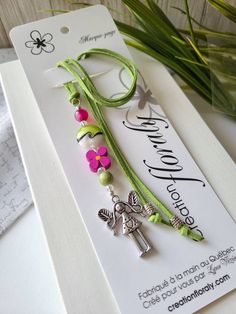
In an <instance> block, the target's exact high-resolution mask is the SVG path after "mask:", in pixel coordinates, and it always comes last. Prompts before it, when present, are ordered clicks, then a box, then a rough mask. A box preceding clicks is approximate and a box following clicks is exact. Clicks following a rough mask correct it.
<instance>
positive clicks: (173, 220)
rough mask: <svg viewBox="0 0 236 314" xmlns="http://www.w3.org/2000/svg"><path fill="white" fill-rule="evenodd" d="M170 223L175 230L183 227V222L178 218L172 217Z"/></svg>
mask: <svg viewBox="0 0 236 314" xmlns="http://www.w3.org/2000/svg"><path fill="white" fill-rule="evenodd" d="M170 223H171V224H172V226H173V227H174V228H175V229H179V228H181V227H182V226H183V225H184V222H183V221H182V220H181V219H180V218H179V217H178V216H173V217H172V218H171V219H170Z"/></svg>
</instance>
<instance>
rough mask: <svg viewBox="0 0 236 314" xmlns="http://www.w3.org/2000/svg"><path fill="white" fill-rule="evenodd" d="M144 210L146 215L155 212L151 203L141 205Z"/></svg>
mask: <svg viewBox="0 0 236 314" xmlns="http://www.w3.org/2000/svg"><path fill="white" fill-rule="evenodd" d="M143 207H144V210H145V212H146V213H147V215H148V216H151V215H152V214H154V213H155V212H156V209H155V207H154V206H153V205H152V203H147V204H144V205H143Z"/></svg>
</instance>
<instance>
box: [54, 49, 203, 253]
mask: <svg viewBox="0 0 236 314" xmlns="http://www.w3.org/2000/svg"><path fill="white" fill-rule="evenodd" d="M91 55H103V56H107V57H110V58H113V59H115V60H116V61H118V62H119V63H120V64H121V65H122V66H123V67H124V68H125V69H126V70H127V72H128V74H129V76H130V78H131V84H130V88H129V90H128V91H127V93H126V94H125V95H122V96H121V97H118V98H115V99H108V98H105V97H103V96H102V95H100V94H99V93H98V91H97V89H96V87H95V86H94V84H93V82H92V81H91V79H90V77H89V75H88V74H87V72H86V71H85V69H84V68H83V67H82V66H81V64H80V63H79V62H78V61H79V60H81V59H83V58H87V57H89V56H91ZM57 66H58V67H62V68H64V69H65V70H66V71H68V72H69V73H70V74H71V75H72V78H73V81H74V80H75V81H76V82H77V85H78V87H79V90H80V92H81V93H83V96H84V99H85V100H86V102H87V105H88V107H89V109H90V111H91V112H92V115H93V118H94V119H95V120H96V122H97V124H98V125H95V124H88V123H87V120H88V117H89V114H88V111H87V110H86V109H85V108H82V107H81V106H80V93H79V92H78V90H77V86H76V84H75V83H74V82H72V81H71V82H68V83H66V84H64V86H65V88H66V90H67V91H68V93H69V100H70V102H71V103H72V104H73V105H74V106H75V108H76V110H75V119H76V120H77V121H78V122H79V123H80V128H79V131H78V133H77V141H78V143H79V144H80V145H81V146H82V147H83V148H84V149H85V150H86V155H85V156H86V159H87V161H88V164H89V168H90V170H91V171H92V172H94V173H98V178H99V182H100V184H101V185H103V186H105V187H106V188H107V189H108V191H109V194H110V196H111V200H112V203H113V209H112V211H109V210H107V209H104V208H102V209H100V210H99V211H98V217H99V218H100V219H102V220H103V221H105V222H106V224H107V226H108V227H109V228H110V229H111V230H113V232H114V234H116V232H117V228H119V226H120V225H121V226H122V231H123V234H124V235H127V236H128V237H129V238H130V239H131V240H132V241H133V242H134V243H135V246H136V247H137V249H138V252H139V256H143V255H144V254H145V253H147V252H149V251H150V250H151V245H150V243H149V242H148V240H147V239H146V238H145V236H144V235H143V233H142V231H141V225H142V222H141V221H139V220H138V219H137V218H136V217H134V215H141V216H142V217H147V218H148V221H150V222H153V223H156V224H158V223H163V224H165V225H168V226H170V227H173V228H174V229H176V230H177V231H178V232H179V233H180V234H181V235H183V236H188V237H190V238H192V239H193V240H195V241H201V240H203V237H202V236H201V235H199V234H197V233H195V232H194V231H192V230H190V229H189V228H188V226H187V225H186V224H185V223H184V222H183V221H182V220H181V219H180V218H179V217H178V216H176V215H174V214H173V213H172V212H171V211H170V210H169V209H168V208H167V207H166V206H165V205H164V204H163V203H162V202H161V201H160V200H159V199H158V198H157V196H156V195H155V194H154V193H153V192H152V191H151V190H150V189H149V188H148V187H147V186H146V185H145V184H144V183H143V182H142V181H141V180H140V178H139V177H138V176H137V174H136V173H135V171H134V170H133V169H132V167H131V166H130V164H129V163H128V161H127V160H126V158H125V156H124V155H123V153H122V151H121V149H120V148H119V147H118V145H117V143H116V141H115V139H114V137H113V135H112V133H111V131H110V129H109V127H108V125H107V123H106V120H105V118H104V115H103V113H102V109H101V108H102V106H108V107H118V106H121V105H123V104H125V103H126V102H128V101H129V100H130V99H131V98H132V97H133V95H134V92H135V90H136V82H137V69H136V67H135V66H134V64H133V62H132V61H130V60H128V59H126V58H125V57H123V56H122V55H120V54H118V53H116V52H114V51H111V50H107V49H91V50H89V51H87V52H85V53H82V54H81V55H80V56H79V57H78V58H77V60H73V59H66V60H65V61H61V62H59V63H58V64H57ZM104 138H105V140H106V143H107V145H108V147H109V149H110V150H111V152H112V154H113V156H114V159H115V160H116V162H117V163H118V165H119V166H120V168H121V170H122V171H123V172H124V174H125V176H126V177H127V179H128V181H129V182H130V184H131V186H132V188H133V190H132V191H131V192H129V194H128V197H127V200H125V201H124V200H120V198H119V196H118V195H116V193H115V191H114V190H113V186H112V183H113V175H112V173H111V171H110V167H111V159H110V158H109V154H108V147H107V146H104V144H103V139H104ZM158 210H159V211H160V212H161V213H162V214H161V213H160V212H159V211H158ZM164 217H165V218H164ZM120 220H121V221H122V224H120V223H119V221H120Z"/></svg>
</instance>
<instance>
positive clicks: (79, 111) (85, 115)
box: [75, 108, 88, 122]
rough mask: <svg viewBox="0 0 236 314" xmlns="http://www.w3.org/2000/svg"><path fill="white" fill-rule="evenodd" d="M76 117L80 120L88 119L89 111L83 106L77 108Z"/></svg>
mask: <svg viewBox="0 0 236 314" xmlns="http://www.w3.org/2000/svg"><path fill="white" fill-rule="evenodd" d="M75 119H76V120H77V121H79V122H82V121H86V120H87V119H88V111H87V110H85V109H83V108H79V109H77V110H76V111H75Z"/></svg>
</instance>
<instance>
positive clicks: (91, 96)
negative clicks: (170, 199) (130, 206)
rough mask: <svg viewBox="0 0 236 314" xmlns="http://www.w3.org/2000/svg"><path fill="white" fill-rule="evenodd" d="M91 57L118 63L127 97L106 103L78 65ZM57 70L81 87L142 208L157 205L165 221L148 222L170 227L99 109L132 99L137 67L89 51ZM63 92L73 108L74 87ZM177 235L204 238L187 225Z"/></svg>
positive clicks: (117, 57) (70, 85)
mask: <svg viewBox="0 0 236 314" xmlns="http://www.w3.org/2000/svg"><path fill="white" fill-rule="evenodd" d="M91 55H103V56H107V57H111V58H112V59H115V60H116V61H118V63H120V64H121V65H122V66H123V67H124V68H125V69H126V71H127V72H128V74H129V76H130V78H131V85H130V87H129V90H128V91H127V93H126V94H125V95H123V96H121V97H118V98H115V99H109V98H106V97H104V96H102V95H101V94H100V93H99V92H98V90H97V89H96V87H95V86H94V84H93V82H92V80H91V79H90V77H89V75H88V73H87V72H86V70H85V69H84V68H83V67H82V66H81V64H80V63H79V62H78V61H79V60H81V59H85V58H88V57H90V56H91ZM57 66H58V67H62V68H64V69H65V70H66V71H68V72H69V73H70V74H71V75H72V77H73V78H74V79H75V80H76V82H77V83H78V85H79V87H80V91H81V92H82V93H83V95H84V97H85V99H86V100H87V102H88V104H89V107H90V110H91V112H92V113H93V116H94V118H95V120H96V121H97V123H98V125H99V126H100V128H101V130H102V131H103V134H104V136H105V139H106V142H107V144H108V146H109V148H110V149H111V151H112V153H113V155H114V157H115V159H116V161H117V163H118V164H119V166H120V168H121V169H122V170H123V172H124V174H125V176H126V177H127V179H128V180H129V182H130V184H131V186H132V188H133V189H134V190H135V191H136V193H137V194H138V197H139V199H140V202H141V204H142V205H144V204H146V203H148V202H149V201H151V202H152V203H153V204H154V205H156V206H157V207H158V208H159V209H160V211H161V212H162V214H164V215H165V216H166V217H167V218H168V221H166V220H164V219H163V218H162V217H161V215H160V214H159V213H155V214H153V215H151V216H150V217H149V218H148V221H151V222H153V223H164V224H166V225H169V226H172V225H171V223H170V219H171V218H172V217H174V214H173V213H172V212H171V211H170V210H169V209H168V208H167V207H166V206H165V205H164V204H163V203H162V202H161V201H160V200H159V199H158V198H157V197H156V195H155V194H154V193H153V192H152V191H151V190H150V189H149V188H148V187H147V186H146V185H145V184H144V183H143V182H142V181H141V180H140V178H139V177H138V176H137V174H136V173H135V171H134V170H133V169H132V167H131V166H130V164H129V163H128V161H127V159H126V158H125V156H124V155H123V153H122V151H121V150H120V148H119V147H118V145H117V143H116V141H115V138H114V137H113V135H112V133H111V131H110V129H109V127H108V125H107V122H106V120H105V119H104V115H103V113H102V110H101V107H102V106H107V107H119V106H121V105H123V104H125V103H127V102H128V101H129V100H130V99H131V98H132V97H133V95H134V93H135V90H136V83H137V76H138V72H137V69H136V66H135V65H134V63H133V62H132V61H130V60H129V59H127V58H125V57H123V56H122V55H120V54H118V53H116V52H114V51H111V50H107V49H98V48H97V49H90V50H89V51H87V52H84V53H82V54H80V55H79V56H78V58H77V61H76V60H74V59H71V58H68V59H66V60H65V61H60V62H58V64H57ZM65 88H66V89H67V91H68V92H69V98H70V102H71V103H72V104H74V101H73V95H76V96H75V97H77V96H78V94H76V91H75V85H74V83H72V82H68V83H66V84H65ZM178 232H179V233H180V234H181V235H184V236H188V237H190V238H192V239H193V240H196V241H201V240H203V237H202V236H201V235H200V234H198V233H195V232H193V231H191V230H190V229H189V228H188V226H187V225H186V224H184V225H182V226H181V227H180V228H179V229H178Z"/></svg>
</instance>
